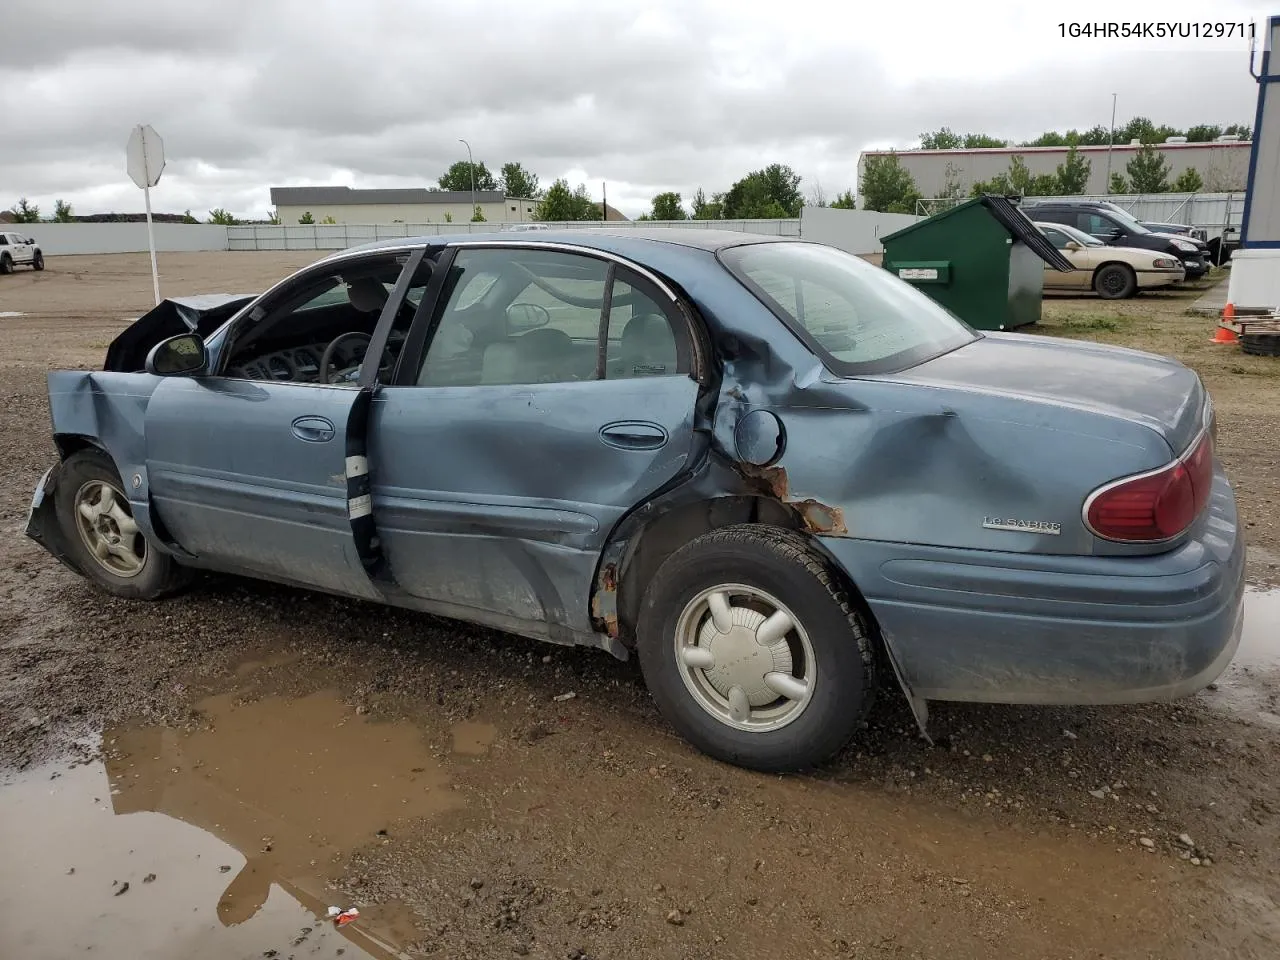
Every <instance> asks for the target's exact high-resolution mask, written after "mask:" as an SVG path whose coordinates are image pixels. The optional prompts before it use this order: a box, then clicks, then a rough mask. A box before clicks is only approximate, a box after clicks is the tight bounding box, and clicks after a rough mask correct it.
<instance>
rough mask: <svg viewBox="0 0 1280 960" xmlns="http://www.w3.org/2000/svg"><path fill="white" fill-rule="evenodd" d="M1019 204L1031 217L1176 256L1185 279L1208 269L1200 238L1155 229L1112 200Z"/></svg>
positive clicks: (1120, 244)
mask: <svg viewBox="0 0 1280 960" xmlns="http://www.w3.org/2000/svg"><path fill="white" fill-rule="evenodd" d="M1022 206H1023V208H1024V209H1025V210H1026V211H1027V214H1028V216H1030V217H1031V218H1032V219H1033V220H1037V221H1040V222H1044V221H1048V222H1050V223H1065V224H1067V226H1070V227H1075V228H1076V229H1077V230H1083V231H1084V232H1085V233H1087V234H1090V235H1092V236H1094V237H1097V238H1098V239H1099V240H1101V241H1102V242H1103V243H1106V244H1109V245H1111V246H1113V247H1140V248H1141V249H1143V250H1156V251H1158V252H1160V253H1167V254H1169V255H1171V256H1174V257H1177V258H1178V259H1179V260H1181V261H1182V265H1183V266H1184V267H1185V268H1186V271H1187V279H1188V280H1195V279H1198V278H1199V277H1203V276H1204V275H1205V274H1206V273H1208V272H1209V263H1210V261H1209V255H1208V251H1209V248H1208V246H1207V245H1206V244H1205V243H1204V241H1202V240H1197V239H1196V238H1195V237H1178V236H1174V235H1173V234H1170V233H1155V232H1154V231H1152V230H1148V229H1147V228H1146V227H1145V226H1143V225H1142V224H1141V223H1139V222H1138V221H1137V220H1135V219H1134V218H1133V217H1131V216H1130V215H1129V214H1128V213H1126V212H1125V211H1123V210H1121V209H1120V208H1119V207H1117V206H1114V205H1113V204H1110V203H1106V202H1104V201H1101V200H1050V201H1045V202H1040V203H1037V202H1035V201H1033V200H1024V201H1023V202H1022ZM1032 211H1034V213H1032Z"/></svg>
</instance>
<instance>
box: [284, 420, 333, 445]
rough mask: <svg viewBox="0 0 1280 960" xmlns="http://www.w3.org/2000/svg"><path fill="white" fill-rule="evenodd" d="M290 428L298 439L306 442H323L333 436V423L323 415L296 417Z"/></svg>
mask: <svg viewBox="0 0 1280 960" xmlns="http://www.w3.org/2000/svg"><path fill="white" fill-rule="evenodd" d="M290 429H292V430H293V435H294V436H295V437H297V438H298V439H299V440H305V441H306V442H307V443H325V442H326V441H329V440H332V439H333V436H334V433H335V431H334V429H333V423H332V421H330V420H326V419H325V418H324V417H298V419H296V420H294V421H293V424H292V425H291V427H290Z"/></svg>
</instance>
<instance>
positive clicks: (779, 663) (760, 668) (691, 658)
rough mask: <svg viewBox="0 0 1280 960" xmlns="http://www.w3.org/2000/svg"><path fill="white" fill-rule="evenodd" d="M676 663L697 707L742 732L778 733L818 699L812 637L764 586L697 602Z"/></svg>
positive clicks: (726, 589) (678, 635)
mask: <svg viewBox="0 0 1280 960" xmlns="http://www.w3.org/2000/svg"><path fill="white" fill-rule="evenodd" d="M675 656H676V663H677V664H679V667H680V677H681V679H683V680H684V685H685V687H686V688H688V690H689V692H690V693H691V694H693V698H694V700H695V701H697V703H698V706H700V707H702V709H704V710H706V711H707V712H708V713H709V714H711V715H712V716H713V717H715V718H716V719H717V720H719V721H720V722H721V723H724V724H727V725H728V726H731V727H734V728H736V729H738V730H750V731H752V732H755V733H762V732H764V731H768V730H777V729H778V728H779V727H784V726H786V725H787V724H788V723H790V722H791V721H792V720H794V719H796V717H798V716H800V714H801V713H803V712H804V709H805V707H807V706H808V705H809V701H810V700H811V699H812V698H813V687H814V683H815V681H816V679H817V676H816V665H815V662H814V656H813V646H812V645H811V644H810V642H809V635H808V634H807V633H806V632H805V629H804V627H803V625H801V623H800V621H799V620H798V619H797V618H796V616H795V614H793V613H792V612H791V611H790V610H788V609H787V608H786V607H785V606H784V605H783V604H782V603H781V602H779V601H778V600H777V599H776V598H774V597H773V596H771V595H770V594H768V593H766V592H765V591H764V590H761V589H759V588H758V587H749V586H746V585H745V584H740V583H730V584H722V585H721V586H717V587H712V588H711V589H709V590H704V591H702V592H701V593H699V594H698V595H697V596H696V597H694V598H693V599H692V600H690V601H689V603H688V605H687V606H686V607H685V608H684V610H683V612H681V614H680V619H679V620H678V621H677V623H676V632H675Z"/></svg>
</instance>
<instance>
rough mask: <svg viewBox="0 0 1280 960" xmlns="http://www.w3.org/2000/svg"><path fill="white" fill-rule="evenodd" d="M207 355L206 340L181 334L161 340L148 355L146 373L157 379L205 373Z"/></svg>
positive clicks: (197, 335)
mask: <svg viewBox="0 0 1280 960" xmlns="http://www.w3.org/2000/svg"><path fill="white" fill-rule="evenodd" d="M205 363H206V353H205V346H204V338H203V337H201V336H200V335H199V334H195V333H180V334H178V335H177V336H176V337H169V339H167V340H161V341H160V342H159V343H157V344H156V345H155V346H154V347H152V348H151V350H150V352H148V353H147V360H146V371H147V373H150V374H152V375H153V376H157V377H183V376H192V375H196V374H200V373H203V372H204V369H205Z"/></svg>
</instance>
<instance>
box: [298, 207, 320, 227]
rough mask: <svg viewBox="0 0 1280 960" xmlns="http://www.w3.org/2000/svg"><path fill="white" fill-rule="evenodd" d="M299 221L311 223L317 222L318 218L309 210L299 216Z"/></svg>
mask: <svg viewBox="0 0 1280 960" xmlns="http://www.w3.org/2000/svg"><path fill="white" fill-rule="evenodd" d="M298 222H299V223H303V224H311V223H315V222H316V218H315V217H313V216H312V215H311V211H310V210H308V211H307V212H306V213H304V214H303V215H302V216H300V217H299V218H298Z"/></svg>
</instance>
